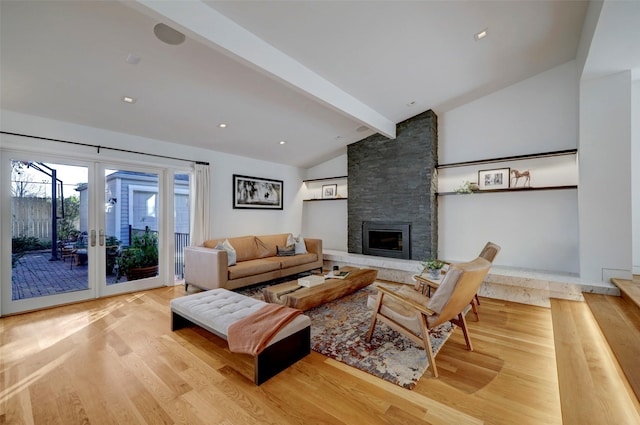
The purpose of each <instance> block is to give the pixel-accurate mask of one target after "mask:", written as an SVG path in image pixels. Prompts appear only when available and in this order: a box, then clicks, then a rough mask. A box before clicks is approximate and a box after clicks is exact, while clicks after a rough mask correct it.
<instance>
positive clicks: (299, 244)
mask: <svg viewBox="0 0 640 425" xmlns="http://www.w3.org/2000/svg"><path fill="white" fill-rule="evenodd" d="M295 246H296V255H298V254H306V253H307V245H306V244H305V243H304V238H303V237H302V235H298V237H297V238H295Z"/></svg>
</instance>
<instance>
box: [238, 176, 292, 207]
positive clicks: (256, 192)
mask: <svg viewBox="0 0 640 425" xmlns="http://www.w3.org/2000/svg"><path fill="white" fill-rule="evenodd" d="M282 193H283V182H282V180H274V179H266V178H261V177H249V176H241V175H238V174H234V175H233V208H239V209H261V210H281V209H283V208H282Z"/></svg>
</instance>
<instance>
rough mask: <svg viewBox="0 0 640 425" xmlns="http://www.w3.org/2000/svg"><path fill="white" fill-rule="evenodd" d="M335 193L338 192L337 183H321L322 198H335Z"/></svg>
mask: <svg viewBox="0 0 640 425" xmlns="http://www.w3.org/2000/svg"><path fill="white" fill-rule="evenodd" d="M337 194H338V185H337V184H324V185H322V199H327V198H335V197H336V195H337Z"/></svg>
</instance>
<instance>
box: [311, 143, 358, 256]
mask: <svg viewBox="0 0 640 425" xmlns="http://www.w3.org/2000/svg"><path fill="white" fill-rule="evenodd" d="M347 172H348V171H347V155H346V154H344V155H340V156H339V157H337V158H334V159H332V160H330V161H327V162H324V163H322V164H320V165H318V166H315V167H313V168H309V169H308V170H307V176H306V178H307V179H322V178H327V177H337V176H346V175H347ZM328 183H334V182H333V181H330V182H328ZM335 183H336V184H338V185H339V186H338V193H339V194H341V195H342V196H347V197H348V188H347V187H345V188H342V187H341V185H344V181H342V182H339V181H336V182H335ZM308 186H311V184H309V185H308ZM311 191H313V192H314V193H315V188H314V187H311V188H310V189H309V190H308V191H307V193H308V197H309V198H313V196H314V194H312V193H311ZM347 202H349V201H348V200H346V201H345V200H340V201H322V202H304V203H303V205H302V233H303V235H304V236H311V237H317V238H319V239H322V247H323V248H324V249H336V250H339V251H347V237H348V231H347V214H348V204H347Z"/></svg>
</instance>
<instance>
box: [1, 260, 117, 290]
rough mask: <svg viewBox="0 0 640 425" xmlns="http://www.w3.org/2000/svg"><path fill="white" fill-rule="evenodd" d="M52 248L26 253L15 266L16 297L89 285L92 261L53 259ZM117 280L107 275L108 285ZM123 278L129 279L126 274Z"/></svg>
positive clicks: (81, 288)
mask: <svg viewBox="0 0 640 425" xmlns="http://www.w3.org/2000/svg"><path fill="white" fill-rule="evenodd" d="M50 258H51V251H36V252H31V253H28V254H26V255H24V256H23V257H22V258H20V259H19V260H18V263H17V264H16V267H15V268H14V269H13V270H12V276H11V284H12V292H11V293H12V297H11V299H12V300H22V299H26V298H33V297H41V296H45V295H55V294H61V293H64V292H71V291H81V290H85V289H87V287H88V273H89V272H88V265H87V263H85V264H84V265H81V266H77V265H75V264H73V265H72V262H73V259H72V258H66V259H65V261H62V260H58V261H49V259H50ZM115 281H116V276H115V274H112V275H108V276H107V285H112V284H114V283H115ZM121 282H126V278H125V277H123V278H122V280H121Z"/></svg>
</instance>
